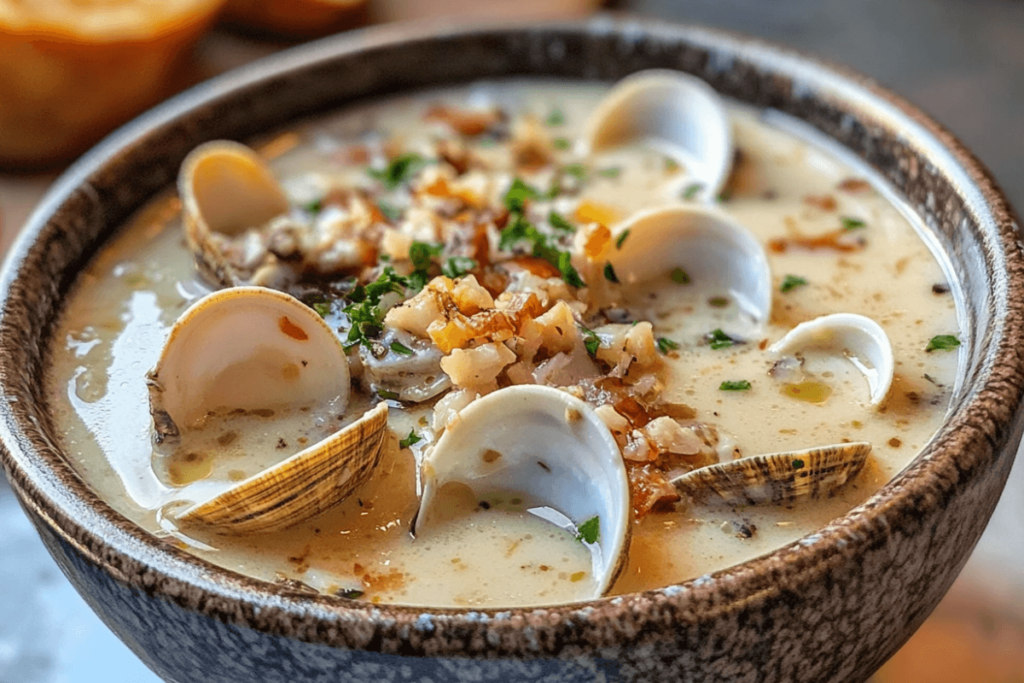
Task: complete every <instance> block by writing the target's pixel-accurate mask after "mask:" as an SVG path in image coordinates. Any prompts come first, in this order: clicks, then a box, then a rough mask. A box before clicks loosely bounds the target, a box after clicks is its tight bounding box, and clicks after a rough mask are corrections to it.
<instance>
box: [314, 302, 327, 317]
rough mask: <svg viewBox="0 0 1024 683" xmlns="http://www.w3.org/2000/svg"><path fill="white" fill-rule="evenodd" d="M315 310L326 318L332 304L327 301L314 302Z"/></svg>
mask: <svg viewBox="0 0 1024 683" xmlns="http://www.w3.org/2000/svg"><path fill="white" fill-rule="evenodd" d="M313 310H314V311H316V314H317V315H318V316H320V317H321V318H326V317H327V316H328V315H329V314H330V312H331V305H330V304H329V303H327V302H326V301H318V302H316V303H314V304H313Z"/></svg>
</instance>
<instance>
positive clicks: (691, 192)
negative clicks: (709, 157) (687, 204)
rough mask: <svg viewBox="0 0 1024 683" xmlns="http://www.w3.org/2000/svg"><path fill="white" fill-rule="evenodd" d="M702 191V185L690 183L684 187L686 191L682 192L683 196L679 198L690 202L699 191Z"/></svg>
mask: <svg viewBox="0 0 1024 683" xmlns="http://www.w3.org/2000/svg"><path fill="white" fill-rule="evenodd" d="M703 189H704V184H703V183H690V184H689V185H687V186H686V189H684V190H683V194H682V195H681V196H682V198H683V199H686V200H691V199H693V198H695V197H696V196H697V195H698V194H700V191H701V190H703Z"/></svg>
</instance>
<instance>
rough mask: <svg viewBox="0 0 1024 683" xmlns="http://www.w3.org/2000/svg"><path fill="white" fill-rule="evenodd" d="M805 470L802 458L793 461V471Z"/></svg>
mask: <svg viewBox="0 0 1024 683" xmlns="http://www.w3.org/2000/svg"><path fill="white" fill-rule="evenodd" d="M803 468H804V461H803V460H801V459H800V458H795V459H794V460H793V469H794V470H802V469H803Z"/></svg>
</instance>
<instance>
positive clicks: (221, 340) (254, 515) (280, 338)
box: [147, 287, 388, 533]
mask: <svg viewBox="0 0 1024 683" xmlns="http://www.w3.org/2000/svg"><path fill="white" fill-rule="evenodd" d="M147 383H148V384H149V394H150V410H151V412H152V414H153V422H154V427H155V430H156V439H157V441H158V443H159V442H163V441H169V442H172V443H173V442H174V441H176V440H177V439H178V438H179V437H180V435H181V432H182V431H186V430H190V429H195V428H198V427H201V426H202V424H203V423H204V422H205V421H206V420H207V419H208V416H209V415H211V414H213V413H226V412H230V411H233V410H239V409H240V410H256V409H280V408H302V407H313V406H324V405H328V404H329V405H330V406H331V410H332V411H337V412H339V413H340V412H342V411H343V410H344V408H345V404H346V402H347V400H348V397H349V391H350V380H349V369H348V361H347V359H346V356H345V350H344V348H343V347H342V345H341V342H340V341H339V339H338V338H337V337H336V336H335V334H334V333H333V332H332V331H331V329H330V328H329V327H328V326H327V324H326V323H325V322H324V321H323V320H322V319H321V318H320V316H319V315H317V314H316V312H315V311H313V310H312V309H310V308H309V307H308V306H306V305H304V304H303V303H301V302H300V301H298V300H297V299H295V298H293V297H291V296H289V295H287V294H284V293H282V292H277V291H274V290H270V289H265V288H262V287H236V288H231V289H224V290H220V291H217V292H213V293H212V294H208V295H207V296H205V297H203V298H202V299H200V300H199V301H197V302H196V303H194V304H193V305H192V306H191V307H189V309H188V310H186V311H185V313H184V314H182V316H181V317H180V318H179V319H178V321H177V322H176V323H175V325H174V327H173V328H172V329H171V333H170V335H169V338H168V340H167V343H166V344H165V346H164V349H163V352H162V354H161V356H160V360H159V362H158V363H157V366H156V367H155V368H154V369H153V371H152V372H151V373H149V375H148V377H147ZM387 415H388V410H387V406H386V405H385V404H381V405H380V406H378V407H377V408H375V409H374V410H372V411H370V412H369V413H368V414H367V415H365V416H363V417H362V418H361V419H360V420H358V421H356V422H355V423H353V424H351V425H348V426H347V427H345V428H343V429H341V430H339V431H337V432H335V433H334V434H332V435H330V436H328V437H327V438H325V439H323V440H321V441H319V442H317V443H315V444H313V445H312V446H310V447H308V448H306V449H304V450H303V451H301V452H299V453H297V454H295V455H293V456H292V457H290V458H288V459H286V460H285V461H283V462H281V463H279V464H277V465H275V466H273V467H270V468H268V469H266V470H264V471H262V472H260V473H258V474H256V475H254V476H252V477H250V478H249V479H247V480H245V481H242V482H240V483H239V484H236V485H234V486H231V487H230V488H228V489H227V490H226V491H223V492H221V493H219V494H218V495H216V496H215V497H213V498H211V499H210V500H206V501H200V502H199V503H197V504H196V505H193V506H192V507H190V508H189V509H187V510H185V511H184V512H182V513H181V514H179V515H178V516H177V519H178V521H181V522H193V523H195V522H198V523H203V524H206V525H208V526H213V527H217V529H218V531H221V532H226V533H243V532H260V531H270V530H274V529H279V528H284V527H286V526H289V525H291V524H294V523H297V522H299V521H302V520H303V519H306V518H308V517H311V516H313V515H316V514H319V513H320V512H322V511H324V510H326V509H327V508H329V507H331V506H332V505H334V504H336V503H338V502H340V501H341V500H342V499H343V498H345V497H346V496H347V495H348V494H349V493H351V492H352V490H354V489H355V488H356V487H357V486H359V485H360V484H361V483H362V482H364V481H365V480H366V479H367V478H368V477H369V475H370V473H371V472H372V470H373V468H374V467H375V466H376V464H377V462H378V461H379V459H380V454H381V450H382V447H383V443H384V436H385V435H386V433H387Z"/></svg>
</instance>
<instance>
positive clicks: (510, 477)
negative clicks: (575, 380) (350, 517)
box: [414, 385, 631, 595]
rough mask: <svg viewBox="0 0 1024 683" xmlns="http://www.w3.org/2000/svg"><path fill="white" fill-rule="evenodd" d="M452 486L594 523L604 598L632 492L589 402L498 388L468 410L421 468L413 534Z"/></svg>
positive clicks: (624, 537)
mask: <svg viewBox="0 0 1024 683" xmlns="http://www.w3.org/2000/svg"><path fill="white" fill-rule="evenodd" d="M449 482H462V483H464V484H466V485H468V486H469V487H470V488H471V489H472V490H473V493H474V494H475V495H477V496H478V497H479V496H483V495H485V494H487V493H489V492H493V491H503V492H516V493H522V494H525V497H526V498H527V500H529V501H531V502H535V503H536V504H537V505H538V506H547V507H549V508H552V509H554V510H556V511H557V512H559V513H561V514H562V515H564V516H565V517H567V518H568V519H569V520H570V521H571V522H572V523H573V524H575V525H576V526H579V525H581V524H582V523H584V522H586V521H587V520H589V519H592V518H593V517H595V516H596V517H598V518H599V520H600V522H599V526H600V536H599V538H598V541H597V543H596V544H594V545H595V546H596V547H591V550H592V558H593V565H594V568H593V576H594V579H595V584H596V588H595V594H596V595H602V594H604V593H605V592H606V591H607V590H608V589H609V588H610V587H611V585H612V583H613V582H614V580H615V578H616V577H617V576H618V574H619V572H620V571H621V570H622V568H623V566H624V564H625V560H626V549H627V548H628V547H629V536H630V527H631V524H630V509H631V506H630V489H629V481H628V479H627V477H626V469H625V465H624V464H623V461H622V456H621V455H620V453H619V447H618V445H617V444H616V443H615V439H614V438H613V437H612V434H611V432H610V431H609V430H608V427H606V426H605V424H604V423H603V422H602V421H601V419H600V418H599V417H598V416H597V414H596V413H595V412H594V410H593V408H591V407H590V406H589V405H588V404H587V403H585V402H583V401H581V400H579V399H577V398H575V397H574V396H571V395H569V394H567V393H565V392H563V391H560V390H558V389H552V388H550V387H544V386H538V385H518V386H511V387H508V388H505V389H499V390H498V391H495V392H493V393H491V394H488V395H486V396H484V397H482V398H480V399H477V400H476V401H474V402H473V403H471V404H470V405H469V406H468V407H466V408H465V409H463V410H462V411H461V412H460V413H459V414H458V417H457V419H456V421H455V422H454V423H452V424H450V425H449V426H448V428H447V430H446V431H445V433H444V434H443V435H442V437H441V438H440V439H439V440H438V442H437V444H436V445H435V447H434V449H433V450H432V451H431V452H430V454H429V455H428V457H427V458H426V459H425V461H424V463H423V496H422V499H421V501H420V509H419V512H418V513H417V517H416V521H415V523H414V532H415V531H417V530H418V529H421V528H422V527H424V526H426V525H427V524H429V523H430V517H431V514H430V513H431V506H432V505H434V503H435V500H436V494H437V492H438V490H440V488H441V487H442V486H444V485H445V484H447V483H449Z"/></svg>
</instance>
